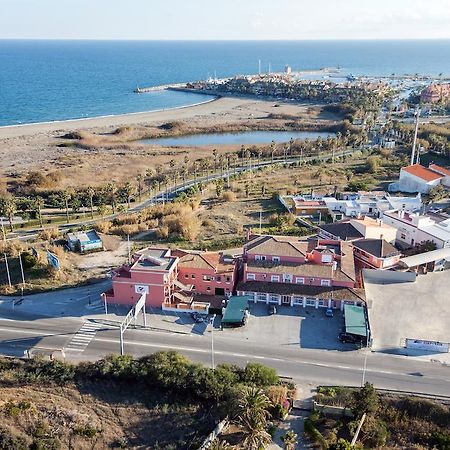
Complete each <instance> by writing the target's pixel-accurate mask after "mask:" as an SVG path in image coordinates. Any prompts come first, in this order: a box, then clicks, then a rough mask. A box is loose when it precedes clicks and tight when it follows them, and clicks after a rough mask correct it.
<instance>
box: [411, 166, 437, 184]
mask: <svg viewBox="0 0 450 450" xmlns="http://www.w3.org/2000/svg"><path fill="white" fill-rule="evenodd" d="M402 170H403V171H404V172H407V173H409V174H410V175H414V176H415V177H417V178H420V179H422V180H424V181H426V182H429V181H434V180H439V178H442V176H443V175H440V174H438V173H436V172H433V171H432V170H430V169H427V168H426V167H423V166H421V165H420V164H413V165H412V166H408V167H403V168H402Z"/></svg>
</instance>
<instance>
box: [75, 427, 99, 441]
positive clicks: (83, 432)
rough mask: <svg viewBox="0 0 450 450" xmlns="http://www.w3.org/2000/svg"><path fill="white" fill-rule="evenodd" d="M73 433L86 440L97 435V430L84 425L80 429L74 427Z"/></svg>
mask: <svg viewBox="0 0 450 450" xmlns="http://www.w3.org/2000/svg"><path fill="white" fill-rule="evenodd" d="M73 433H74V434H76V435H78V436H84V437H87V438H93V437H95V436H96V434H97V428H95V427H91V426H89V425H84V426H80V427H75V428H74V429H73Z"/></svg>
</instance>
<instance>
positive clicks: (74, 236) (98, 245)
mask: <svg viewBox="0 0 450 450" xmlns="http://www.w3.org/2000/svg"><path fill="white" fill-rule="evenodd" d="M67 245H68V246H69V248H70V250H72V251H73V252H80V253H86V252H90V251H93V250H103V242H102V240H101V238H100V236H99V235H98V234H97V232H96V231H95V230H89V231H77V232H75V233H67Z"/></svg>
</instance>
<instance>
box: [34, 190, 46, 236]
mask: <svg viewBox="0 0 450 450" xmlns="http://www.w3.org/2000/svg"><path fill="white" fill-rule="evenodd" d="M33 207H34V208H35V210H36V215H37V218H38V220H39V224H40V226H41V228H44V224H43V223H42V208H43V207H44V199H43V198H42V197H39V196H37V197H35V198H34V200H33Z"/></svg>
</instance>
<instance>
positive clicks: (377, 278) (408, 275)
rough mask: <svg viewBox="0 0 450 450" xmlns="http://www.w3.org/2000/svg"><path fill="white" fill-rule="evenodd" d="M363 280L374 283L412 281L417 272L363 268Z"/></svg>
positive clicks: (414, 279)
mask: <svg viewBox="0 0 450 450" xmlns="http://www.w3.org/2000/svg"><path fill="white" fill-rule="evenodd" d="M362 273H363V278H364V282H368V283H374V284H393V283H414V282H415V281H416V277H417V274H416V273H414V272H394V271H392V270H375V269H363V270H362Z"/></svg>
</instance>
